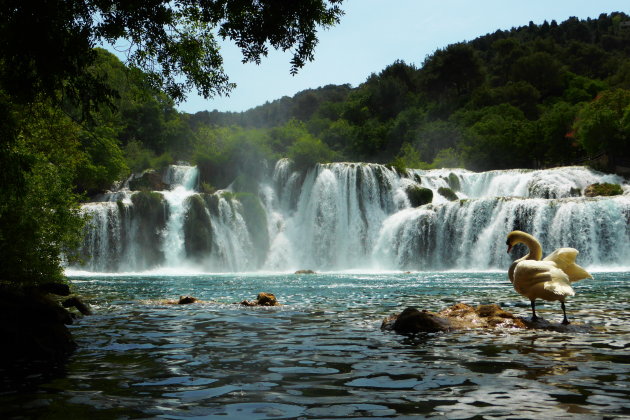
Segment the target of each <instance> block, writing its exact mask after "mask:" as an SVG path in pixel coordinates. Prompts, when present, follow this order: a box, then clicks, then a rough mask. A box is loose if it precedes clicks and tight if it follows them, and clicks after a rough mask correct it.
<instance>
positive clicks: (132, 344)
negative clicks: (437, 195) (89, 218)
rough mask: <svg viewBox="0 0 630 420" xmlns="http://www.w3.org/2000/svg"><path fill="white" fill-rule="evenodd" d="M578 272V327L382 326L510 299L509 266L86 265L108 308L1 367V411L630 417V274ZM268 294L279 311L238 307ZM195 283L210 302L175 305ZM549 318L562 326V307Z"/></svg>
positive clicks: (547, 307)
mask: <svg viewBox="0 0 630 420" xmlns="http://www.w3.org/2000/svg"><path fill="white" fill-rule="evenodd" d="M594 277H595V280H585V281H582V282H579V283H576V284H575V285H574V286H575V290H576V296H575V297H573V298H571V299H570V300H569V301H568V303H567V310H568V316H569V319H570V320H571V321H572V322H573V323H574V324H575V325H580V324H582V325H587V326H589V327H591V328H590V329H589V328H578V329H576V330H574V331H572V332H563V333H561V332H553V331H544V330H494V331H487V330H485V331H484V330H470V331H457V332H451V333H438V334H424V335H415V336H403V335H398V334H395V333H392V332H384V331H381V330H380V325H381V321H382V319H383V318H384V317H385V316H387V315H389V314H392V313H397V312H400V311H401V310H402V309H404V308H405V307H407V306H415V307H418V308H425V309H429V310H433V311H439V310H441V309H443V308H445V307H447V306H450V305H452V304H454V303H457V302H464V303H467V304H471V305H478V304H487V303H498V304H500V305H501V306H503V307H504V308H506V309H507V310H510V311H512V312H515V313H516V314H517V315H520V316H527V317H528V316H530V309H529V302H527V301H526V300H525V299H524V298H522V297H521V296H519V295H517V294H516V292H515V291H514V290H513V289H512V287H511V285H510V283H509V281H508V280H507V279H506V275H505V273H461V272H459V273H456V272H439V273H410V274H402V273H382V274H353V273H338V274H323V275H294V274H243V275H235V274H221V275H194V276H142V275H132V276H123V275H117V276H91V277H87V276H86V277H83V276H75V277H73V279H72V281H73V283H74V284H75V285H76V287H77V289H78V292H79V293H81V294H83V295H84V296H85V297H86V298H87V300H89V301H90V302H91V303H92V306H93V309H94V310H95V315H93V316H89V317H85V318H83V319H81V320H79V321H78V322H76V323H75V325H73V326H71V329H72V333H73V335H74V336H75V339H76V341H77V342H78V344H79V345H80V347H79V349H78V350H77V352H76V353H75V354H74V355H73V356H72V357H71V359H70V360H69V362H68V363H67V364H66V365H65V366H63V367H60V368H58V369H52V370H51V372H49V373H48V374H46V375H43V376H42V375H39V376H38V375H34V376H32V377H30V378H28V379H27V380H22V381H20V382H19V383H16V382H12V381H11V380H9V379H6V378H4V380H3V382H2V384H3V387H2V391H3V392H2V393H1V394H0V407H1V410H2V417H3V418H11V417H23V418H72V417H75V418H90V417H91V418H154V417H158V418H173V419H176V418H243V419H274V418H392V417H397V418H508V417H510V418H514V417H518V418H563V417H564V418H572V419H576V418H585V419H586V418H588V419H591V418H603V417H609V418H616V417H617V418H621V417H624V416H630V326H629V321H630V280H629V279H630V273H627V272H623V273H595V274H594ZM263 291H264V292H271V293H274V294H275V295H276V297H277V298H278V300H279V301H280V302H281V303H282V304H283V306H281V307H272V308H264V307H243V306H240V305H234V304H233V303H234V302H240V301H242V300H244V299H249V300H253V299H255V297H256V295H257V293H258V292H263ZM180 295H192V296H195V297H197V298H199V299H201V300H203V301H204V302H203V303H195V304H192V305H169V304H165V303H164V302H163V300H164V299H177V298H178V297H179V296H180ZM538 312H539V315H542V317H544V318H545V319H546V320H548V321H551V322H554V323H559V322H560V321H561V320H562V312H561V310H560V307H559V304H557V303H547V304H543V303H542V302H541V303H539V306H538Z"/></svg>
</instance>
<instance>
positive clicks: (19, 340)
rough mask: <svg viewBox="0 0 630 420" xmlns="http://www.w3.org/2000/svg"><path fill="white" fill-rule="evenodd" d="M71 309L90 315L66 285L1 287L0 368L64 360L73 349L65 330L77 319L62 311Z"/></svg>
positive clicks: (89, 311)
mask: <svg viewBox="0 0 630 420" xmlns="http://www.w3.org/2000/svg"><path fill="white" fill-rule="evenodd" d="M60 297H65V299H64V298H60ZM62 300H63V301H62ZM70 307H75V308H77V310H78V311H79V312H81V313H82V314H84V315H86V314H89V313H91V309H90V307H89V305H87V304H86V303H84V302H83V301H82V300H81V298H79V297H78V296H70V289H69V287H68V286H67V285H66V284H61V283H49V284H44V285H41V286H39V287H29V288H17V287H9V286H3V287H0V336H1V337H2V340H3V343H4V344H3V345H2V346H0V366H9V365H11V364H12V363H14V362H15V361H17V360H46V361H61V360H63V359H65V357H67V356H68V355H69V354H70V353H71V352H72V351H73V350H74V349H75V348H76V343H75V342H74V340H73V339H72V335H71V334H70V331H69V330H68V328H67V327H66V325H68V324H72V322H73V319H74V318H75V317H76V316H77V314H75V313H73V312H70V311H68V310H67V309H65V308H70Z"/></svg>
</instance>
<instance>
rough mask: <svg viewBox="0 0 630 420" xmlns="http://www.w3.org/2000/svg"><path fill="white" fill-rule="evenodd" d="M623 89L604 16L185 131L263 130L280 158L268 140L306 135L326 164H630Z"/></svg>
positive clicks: (202, 118)
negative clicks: (603, 160) (605, 160)
mask: <svg viewBox="0 0 630 420" xmlns="http://www.w3.org/2000/svg"><path fill="white" fill-rule="evenodd" d="M628 89H630V19H629V17H628V16H627V15H625V14H623V13H612V14H610V15H606V14H602V15H601V16H599V18H597V19H587V20H579V19H577V18H570V19H568V20H566V21H565V22H562V23H560V24H558V23H556V22H555V21H551V23H549V22H547V21H545V22H544V23H543V24H542V25H536V24H534V23H532V22H530V24H529V25H528V26H524V27H519V28H513V29H511V30H508V31H497V32H495V33H492V34H488V35H485V36H481V37H479V38H477V39H475V40H473V41H471V42H465V43H458V44H453V45H449V46H448V47H446V48H444V49H440V50H437V51H435V52H434V53H433V54H432V55H430V56H428V57H426V59H425V60H424V62H423V63H422V65H421V66H420V68H416V67H415V66H414V65H410V64H406V63H404V62H402V61H397V62H395V63H393V64H391V65H390V66H388V67H387V68H385V69H384V70H382V71H381V72H380V73H378V74H372V75H371V76H370V77H369V78H368V79H367V80H366V81H365V82H364V83H363V84H361V85H360V86H358V87H357V88H354V89H353V88H351V87H350V86H348V85H340V86H333V85H329V86H325V87H321V88H319V89H310V90H306V91H303V92H300V93H298V94H296V95H295V96H294V97H293V98H288V97H284V98H282V99H279V100H276V101H273V102H271V103H267V104H264V105H261V106H258V107H256V108H253V109H250V110H248V111H245V112H241V113H231V112H228V113H226V112H218V111H212V112H209V111H204V112H199V113H197V114H195V115H192V116H190V119H189V123H190V127H191V128H192V129H193V131H198V130H199V129H200V128H201V127H205V129H208V128H211V127H239V128H241V129H244V130H251V129H261V130H265V136H270V137H271V138H272V139H271V141H270V144H271V145H272V149H273V151H274V152H277V153H281V154H282V153H285V152H286V151H287V150H286V148H282V147H277V146H278V145H277V140H273V137H274V136H276V137H277V136H278V135H279V133H278V131H283V130H284V131H287V130H288V131H291V130H293V133H292V135H294V136H296V137H294V138H290V139H284V138H283V145H285V146H286V142H287V141H288V142H291V141H296V140H298V139H299V137H297V136H307V135H308V136H312V137H313V138H314V139H316V140H321V142H322V144H320V145H319V146H320V147H321V148H323V149H324V150H323V151H321V152H320V155H322V156H326V157H328V158H330V159H335V160H350V161H371V162H381V163H393V164H396V165H400V166H409V167H420V168H426V167H431V166H434V167H435V166H437V167H441V166H465V167H467V168H470V169H474V170H486V169H499V168H514V167H525V168H533V167H544V166H553V165H561V164H571V163H576V162H579V161H581V160H583V159H585V158H587V157H593V156H597V155H600V154H602V153H605V154H608V155H609V156H610V158H617V159H619V158H622V157H626V158H628V157H630V153H629V151H630V148H629V142H630V140H629V139H628V135H629V134H630V132H629V131H628V123H629V117H628V110H627V106H628V103H629V101H628V98H629V96H630V93H629V92H628ZM298 127H299V129H298ZM269 130H271V133H270V132H269ZM274 133H275V134H274ZM261 135H262V134H261ZM287 135H291V134H290V133H287ZM280 136H281V137H282V135H280ZM311 143H315V142H314V141H313V140H311ZM273 146H276V147H273ZM313 148H315V144H313Z"/></svg>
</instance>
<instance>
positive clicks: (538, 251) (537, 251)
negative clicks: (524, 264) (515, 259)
mask: <svg viewBox="0 0 630 420" xmlns="http://www.w3.org/2000/svg"><path fill="white" fill-rule="evenodd" d="M518 241H519V242H521V243H523V244H525V245H526V246H527V248H529V254H527V255H525V256H524V257H522V258H520V259H519V261H523V260H535V261H540V260H542V246H540V242H538V241H537V240H536V238H534V237H533V236H532V235H530V234H528V233H525V232H521V234H520V235H519V237H518Z"/></svg>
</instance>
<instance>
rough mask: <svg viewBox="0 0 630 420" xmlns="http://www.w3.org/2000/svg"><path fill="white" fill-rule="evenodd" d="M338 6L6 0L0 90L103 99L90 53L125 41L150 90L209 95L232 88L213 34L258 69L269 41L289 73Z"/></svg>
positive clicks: (316, 2) (216, 0) (334, 1)
mask: <svg viewBox="0 0 630 420" xmlns="http://www.w3.org/2000/svg"><path fill="white" fill-rule="evenodd" d="M341 1H342V0H309V1H305V2H276V1H270V0H266V1H257V2H241V1H235V0H213V1H194V0H193V1H186V2H183V3H181V2H175V3H173V2H169V1H164V0H153V1H145V0H125V1H122V0H106V1H100V0H99V1H97V0H87V1H77V0H71V1H66V0H50V1H47V2H45V3H42V2H39V1H37V2H36V1H33V0H23V1H16V0H5V1H4V2H3V5H2V7H0V40H2V41H0V42H1V44H0V45H1V47H0V62H2V63H3V65H2V67H1V70H0V89H4V90H5V91H7V92H8V93H9V95H11V96H13V97H15V98H20V99H21V100H31V99H32V98H34V97H35V96H36V95H37V94H38V93H39V92H46V93H47V94H50V95H52V94H54V92H56V91H58V90H64V91H65V92H66V93H67V94H72V96H74V97H75V98H77V99H85V100H84V101H83V102H86V101H87V102H89V101H91V100H93V99H95V98H99V97H100V98H101V99H102V98H103V97H104V96H106V94H107V93H108V92H107V89H106V88H105V86H104V85H103V84H102V83H101V82H100V81H99V80H98V79H97V78H95V77H93V76H92V75H91V74H90V73H88V72H86V71H85V69H86V68H87V67H88V66H89V65H90V64H91V63H92V62H93V61H94V59H95V54H94V50H93V47H94V46H96V45H97V44H98V43H99V42H111V43H113V42H120V40H125V42H127V43H128V44H127V46H126V47H125V48H126V51H125V52H126V55H127V60H128V64H129V65H130V66H132V67H134V68H138V69H141V70H143V71H144V72H145V73H147V76H148V77H147V80H148V81H149V82H150V83H151V85H152V86H153V87H154V88H161V89H163V90H164V92H166V94H167V95H168V96H169V97H170V98H172V99H174V100H176V101H179V100H182V99H183V98H184V97H185V93H186V92H187V91H189V90H190V89H191V88H193V87H196V88H197V91H198V92H199V94H200V95H202V96H204V97H205V98H208V97H211V96H214V95H216V94H223V93H227V92H229V91H230V90H231V89H232V88H233V86H234V85H233V84H231V83H230V82H229V80H228V77H227V75H226V74H225V73H224V71H223V68H222V65H223V59H222V57H221V55H220V53H219V46H218V43H217V37H220V38H222V39H229V40H231V41H234V42H235V43H236V45H237V46H238V47H239V48H240V49H241V51H242V53H243V61H244V62H255V63H257V64H258V63H259V62H260V60H261V57H264V56H266V55H267V53H268V46H269V45H270V46H271V47H273V48H275V49H281V50H283V51H287V50H289V49H290V50H291V51H292V53H293V58H292V59H291V68H290V70H291V73H292V74H294V73H296V72H297V71H298V69H299V68H301V67H302V66H303V65H304V63H305V62H307V61H311V60H312V59H313V49H314V47H315V45H316V44H317V37H316V34H317V28H318V26H321V27H323V28H327V27H330V26H332V25H334V24H336V23H338V21H339V18H340V16H341V15H342V14H343V12H342V11H341V9H340V8H339V4H340V3H341ZM34 11H36V12H37V13H33V12H34ZM25 32H28V34H29V36H28V37H25V36H24V33H25ZM87 93H89V94H87Z"/></svg>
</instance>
